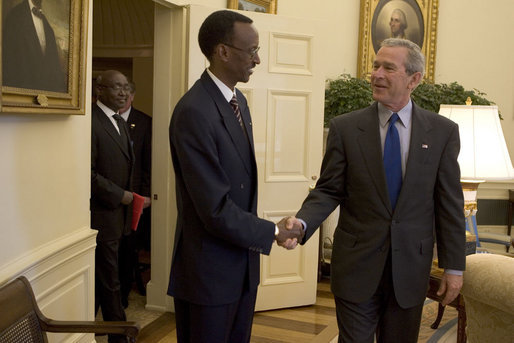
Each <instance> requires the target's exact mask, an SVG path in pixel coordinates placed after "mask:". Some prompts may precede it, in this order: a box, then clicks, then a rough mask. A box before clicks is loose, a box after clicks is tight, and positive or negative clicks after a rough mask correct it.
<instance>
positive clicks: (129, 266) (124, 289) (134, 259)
mask: <svg viewBox="0 0 514 343" xmlns="http://www.w3.org/2000/svg"><path fill="white" fill-rule="evenodd" d="M136 244H137V241H136V233H135V232H133V231H132V232H130V233H129V234H128V235H124V236H123V237H122V238H121V241H120V247H119V251H118V255H119V264H118V269H119V275H120V292H121V303H122V305H123V306H124V307H126V306H128V296H129V293H130V291H131V290H132V283H133V282H134V276H135V272H136V268H138V253H137V248H136Z"/></svg>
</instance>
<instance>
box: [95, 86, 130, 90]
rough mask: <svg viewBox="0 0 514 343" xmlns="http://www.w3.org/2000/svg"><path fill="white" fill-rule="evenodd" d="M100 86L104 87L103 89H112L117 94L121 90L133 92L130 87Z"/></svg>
mask: <svg viewBox="0 0 514 343" xmlns="http://www.w3.org/2000/svg"><path fill="white" fill-rule="evenodd" d="M98 86H99V87H103V88H110V89H112V90H113V91H115V92H119V91H121V90H123V91H124V92H130V91H131V90H132V89H131V88H130V86H129V85H124V86H122V85H114V86H106V85H98Z"/></svg>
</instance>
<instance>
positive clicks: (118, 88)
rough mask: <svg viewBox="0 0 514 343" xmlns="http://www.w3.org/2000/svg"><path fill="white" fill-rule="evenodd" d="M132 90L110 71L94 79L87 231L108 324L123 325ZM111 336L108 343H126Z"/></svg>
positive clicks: (129, 218)
mask: <svg viewBox="0 0 514 343" xmlns="http://www.w3.org/2000/svg"><path fill="white" fill-rule="evenodd" d="M129 91H130V87H129V85H128V81H127V78H126V77H125V76H124V75H123V74H122V73H120V72H118V71H116V70H108V71H105V72H104V73H102V74H101V75H99V76H98V77H97V79H96V95H97V98H98V100H97V102H96V104H93V106H92V110H91V112H92V113H91V117H92V118H91V131H92V132H91V204H90V206H91V227H92V228H93V229H96V230H98V235H97V236H96V244H97V245H96V250H95V263H96V264H95V313H96V312H98V309H99V307H101V308H102V315H103V318H104V320H106V321H123V320H126V317H125V311H124V310H123V306H122V304H121V294H120V281H119V276H118V273H119V272H118V249H119V246H120V240H121V237H122V235H126V234H128V233H130V224H131V222H132V206H131V204H132V200H133V194H132V174H133V167H134V151H133V149H132V143H131V141H130V136H129V133H128V128H127V124H126V123H125V121H124V120H123V118H121V116H120V115H119V110H120V109H121V108H123V106H125V103H126V101H127V96H128V94H129ZM126 341H127V340H126V337H124V336H119V335H109V343H118V342H126Z"/></svg>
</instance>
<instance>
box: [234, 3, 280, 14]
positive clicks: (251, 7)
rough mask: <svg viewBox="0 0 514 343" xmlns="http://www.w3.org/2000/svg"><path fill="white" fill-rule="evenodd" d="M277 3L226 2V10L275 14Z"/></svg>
mask: <svg viewBox="0 0 514 343" xmlns="http://www.w3.org/2000/svg"><path fill="white" fill-rule="evenodd" d="M277 1H278V0H228V3H227V8H230V9H234V10H241V11H251V12H261V13H272V14H277Z"/></svg>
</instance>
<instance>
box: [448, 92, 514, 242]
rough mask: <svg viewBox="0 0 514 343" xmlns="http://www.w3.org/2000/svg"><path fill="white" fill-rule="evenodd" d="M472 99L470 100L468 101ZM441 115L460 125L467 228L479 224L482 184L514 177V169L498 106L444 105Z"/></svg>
mask: <svg viewBox="0 0 514 343" xmlns="http://www.w3.org/2000/svg"><path fill="white" fill-rule="evenodd" d="M468 102H469V103H468ZM439 114H440V115H442V116H445V117H447V118H449V119H450V120H452V121H454V122H456V123H457V124H458V125H459V134H460V146H461V148H460V154H459V158H458V161H459V166H460V172H461V184H462V190H463V192H464V214H465V216H466V227H467V229H468V230H469V231H471V230H470V227H473V230H474V234H475V236H476V239H477V242H476V243H477V246H480V242H479V241H478V232H477V226H476V217H475V215H476V213H477V210H478V207H477V190H478V186H479V185H480V183H482V182H484V181H491V180H509V179H514V168H512V162H511V160H510V156H509V151H508V150H507V144H506V143H505V137H504V136H503V131H502V127H501V124H500V117H499V115H498V107H497V106H473V105H471V100H470V99H469V98H468V101H467V102H466V105H441V106H440V109H439Z"/></svg>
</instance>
